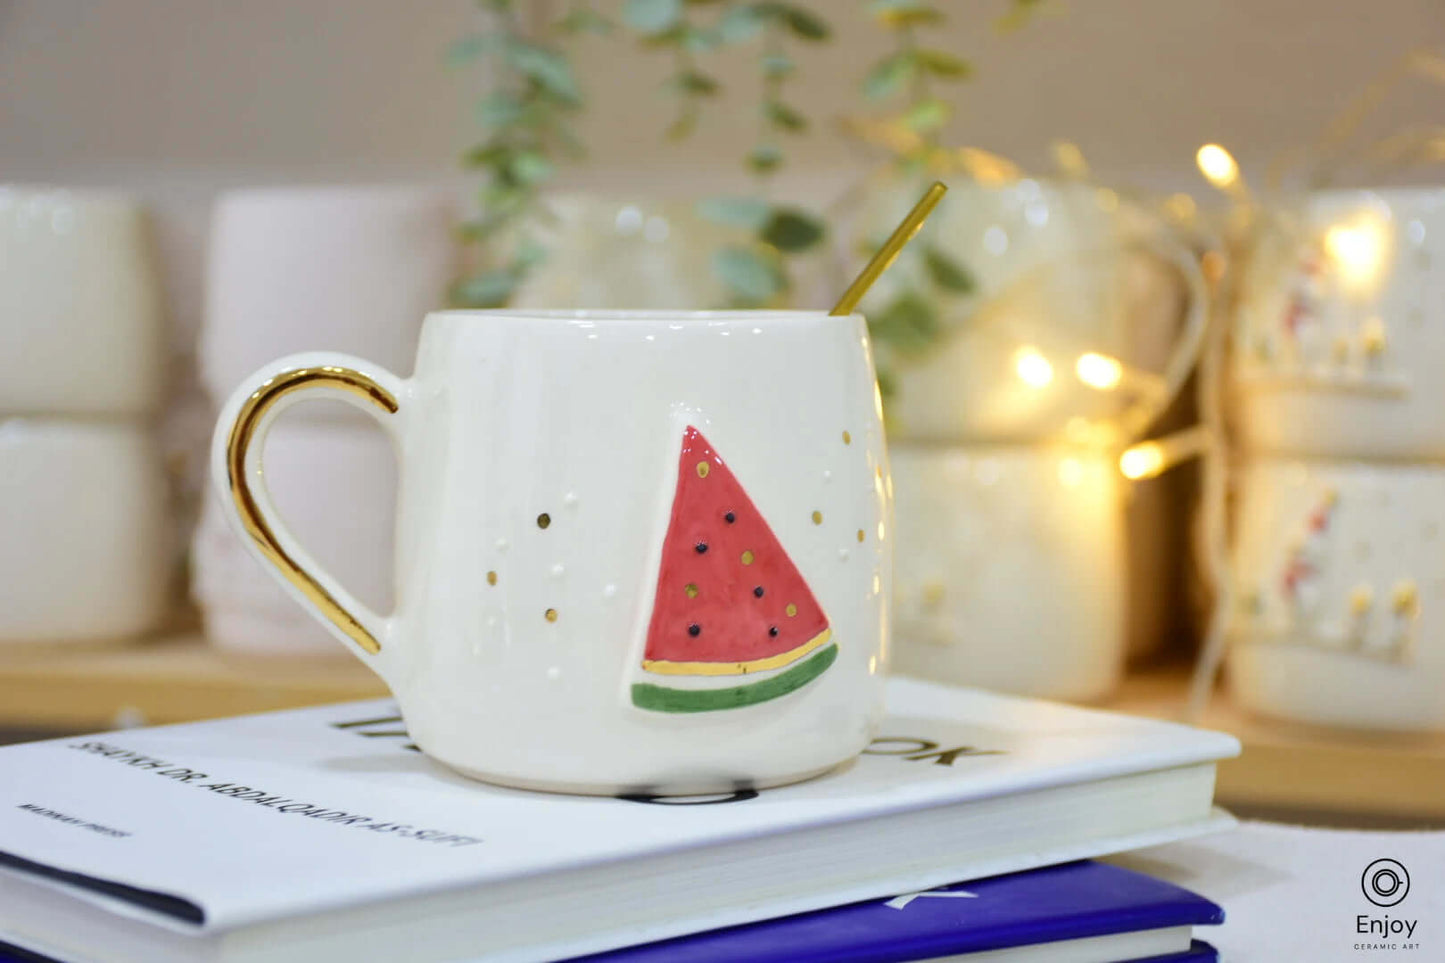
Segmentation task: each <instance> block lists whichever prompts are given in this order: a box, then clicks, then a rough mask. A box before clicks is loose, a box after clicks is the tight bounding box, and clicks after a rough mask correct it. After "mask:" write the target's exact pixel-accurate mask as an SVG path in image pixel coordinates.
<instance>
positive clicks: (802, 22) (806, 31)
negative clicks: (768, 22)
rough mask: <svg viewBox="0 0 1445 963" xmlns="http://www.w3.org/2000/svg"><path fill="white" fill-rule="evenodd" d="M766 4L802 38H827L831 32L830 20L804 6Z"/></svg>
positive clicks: (785, 24)
mask: <svg viewBox="0 0 1445 963" xmlns="http://www.w3.org/2000/svg"><path fill="white" fill-rule="evenodd" d="M764 6H766V7H769V8H772V9H773V10H776V11H777V12H776V13H775V14H774V16H776V17H777V18H778V19H779V20H780V21H782V23H783V25H784V26H786V27H787V28H788V29H789V30H790V31H792V33H793V36H795V37H797V38H799V39H800V40H814V41H816V40H827V39H828V34H829V33H830V32H831V31H830V29H829V27H828V22H827V21H826V20H824V19H823V18H822V17H819V16H818V15H817V14H816V13H813V12H812V11H811V10H808V9H806V8H804V7H797V6H793V5H792V4H787V3H769V4H764Z"/></svg>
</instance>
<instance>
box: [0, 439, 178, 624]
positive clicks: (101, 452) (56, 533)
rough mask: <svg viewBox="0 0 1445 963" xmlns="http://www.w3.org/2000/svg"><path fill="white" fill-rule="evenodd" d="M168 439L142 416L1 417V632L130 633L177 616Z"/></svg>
mask: <svg viewBox="0 0 1445 963" xmlns="http://www.w3.org/2000/svg"><path fill="white" fill-rule="evenodd" d="M169 543H170V538H169V533H168V532H167V527H166V480H165V475H164V473H163V471H162V468H161V455H160V447H159V445H158V444H157V442H156V439H155V438H154V437H153V436H152V434H151V432H149V431H148V430H146V429H145V428H144V427H142V426H139V425H127V424H120V423H113V424H112V423H104V422H78V421H66V420H62V419H52V418H28V417H27V418H8V419H0V643H10V642H17V643H25V642H45V643H63V642H85V641H101V640H112V639H123V638H129V637H133V636H137V635H141V634H143V633H146V632H148V631H150V630H152V629H154V628H155V627H156V626H157V624H158V623H159V622H160V621H161V619H162V618H163V616H164V615H165V610H166V586H167V581H168V577H169V575H170V571H171V566H170V561H171V559H172V557H173V555H172V552H171V551H170V548H171V545H170V544H169Z"/></svg>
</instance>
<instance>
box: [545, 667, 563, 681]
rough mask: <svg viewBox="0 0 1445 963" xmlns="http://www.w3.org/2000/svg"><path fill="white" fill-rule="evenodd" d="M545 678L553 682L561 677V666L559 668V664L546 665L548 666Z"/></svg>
mask: <svg viewBox="0 0 1445 963" xmlns="http://www.w3.org/2000/svg"><path fill="white" fill-rule="evenodd" d="M547 678H549V679H551V680H553V681H554V682H555V681H556V680H557V679H560V678H562V668H561V666H556V665H552V666H548V667H547Z"/></svg>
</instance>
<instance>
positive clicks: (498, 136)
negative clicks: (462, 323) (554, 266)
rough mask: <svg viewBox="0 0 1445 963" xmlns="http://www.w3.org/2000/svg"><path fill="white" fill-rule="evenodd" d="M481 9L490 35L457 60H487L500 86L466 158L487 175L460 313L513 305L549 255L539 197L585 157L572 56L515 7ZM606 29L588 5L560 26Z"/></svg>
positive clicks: (467, 45)
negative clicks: (577, 125)
mask: <svg viewBox="0 0 1445 963" xmlns="http://www.w3.org/2000/svg"><path fill="white" fill-rule="evenodd" d="M478 6H479V7H481V9H482V10H483V11H484V13H485V14H486V15H487V18H488V23H489V27H490V29H488V30H486V31H485V32H482V33H477V34H473V35H470V36H467V37H464V38H462V40H460V41H458V42H457V43H456V44H455V45H453V48H452V51H451V59H452V61H453V62H456V63H469V62H472V61H482V62H483V63H484V64H485V65H486V66H487V67H488V68H489V69H490V73H491V76H492V79H493V83H492V88H491V90H490V92H489V93H487V94H486V96H484V97H483V98H482V99H481V101H480V102H479V103H478V105H477V119H478V121H479V123H480V124H481V127H482V131H483V136H482V139H481V140H480V142H479V143H477V144H476V146H474V147H472V148H471V149H470V150H469V151H467V153H466V154H465V155H464V156H463V158H462V164H463V166H464V167H466V168H468V169H471V170H475V171H478V172H481V173H482V174H483V175H484V178H485V179H484V182H483V184H482V187H481V189H480V191H479V193H478V202H479V203H478V213H477V215H476V216H475V217H473V218H472V219H471V220H469V221H467V222H466V223H465V224H464V225H463V226H462V234H463V238H464V240H466V241H467V242H468V243H469V244H470V245H471V246H472V247H473V248H474V250H475V253H476V255H477V259H478V261H479V262H480V263H479V265H478V269H477V270H476V271H475V272H474V273H472V274H471V275H470V276H469V277H467V278H465V279H463V280H461V281H459V282H457V283H456V284H455V285H454V286H453V288H452V292H451V295H452V301H453V302H454V303H455V304H457V305H459V306H462V307H476V308H488V307H498V306H501V305H504V304H506V303H507V302H508V301H509V300H510V299H511V297H512V295H513V293H514V292H515V291H516V289H517V287H518V286H519V285H520V284H521V283H522V281H523V279H525V277H526V276H527V274H528V272H530V271H531V269H532V268H533V267H535V266H536V265H537V264H538V263H540V262H541V261H542V260H543V259H544V258H545V257H546V251H545V249H544V248H543V247H542V245H541V244H540V243H539V242H538V241H537V239H536V237H535V235H534V234H533V228H534V226H535V220H536V217H537V216H538V215H539V205H538V197H539V195H540V193H541V190H542V188H543V186H544V185H545V184H546V183H547V182H548V181H550V180H551V179H552V177H553V176H554V175H555V173H556V169H557V166H558V163H559V162H560V161H561V160H563V159H564V158H575V157H577V156H580V155H581V153H582V147H581V144H580V142H579V141H578V140H577V138H576V136H575V135H574V134H573V133H572V129H571V126H570V116H571V114H572V113H573V112H575V111H576V110H577V109H578V107H580V106H581V103H582V95H581V91H580V90H579V88H578V86H577V82H576V79H575V77H574V75H573V71H572V65H571V62H570V60H569V59H568V57H567V55H566V54H565V52H563V51H562V50H561V49H559V48H558V47H556V46H553V45H550V44H547V43H545V42H543V41H541V40H534V39H532V38H529V37H528V36H527V34H526V31H525V30H524V29H523V27H522V24H521V17H520V13H519V11H518V9H517V5H515V4H514V3H513V2H512V0H479V2H478ZM605 24H606V21H605V20H604V19H603V18H601V17H600V15H598V14H596V12H595V11H592V9H591V7H590V5H588V4H580V5H574V6H573V8H572V9H571V10H570V11H569V13H568V15H567V16H566V17H564V18H563V20H562V21H560V22H559V24H558V26H559V28H562V29H566V30H568V32H584V31H586V32H597V31H598V30H599V29H605V28H604V27H603V25H605ZM574 28H575V29H574Z"/></svg>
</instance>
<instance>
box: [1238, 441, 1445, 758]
mask: <svg viewBox="0 0 1445 963" xmlns="http://www.w3.org/2000/svg"><path fill="white" fill-rule="evenodd" d="M1237 511H1238V514H1237V517H1236V520H1235V549H1234V566H1235V581H1236V585H1237V587H1238V594H1239V599H1240V602H1239V605H1240V610H1239V612H1238V613H1237V615H1236V616H1235V619H1234V631H1233V640H1232V648H1231V655H1230V663H1229V679H1230V685H1231V688H1232V689H1233V691H1234V693H1235V696H1236V698H1237V700H1238V701H1239V702H1240V703H1242V704H1243V705H1244V706H1246V707H1247V708H1249V709H1252V710H1254V711H1257V712H1260V713H1264V714H1267V715H1272V716H1280V717H1284V718H1290V719H1296V720H1299V721H1303V722H1312V723H1318V724H1324V725H1337V726H1351V727H1358V728H1367V729H1395V730H1431V729H1435V730H1438V729H1445V466H1441V465H1428V464H1400V463H1394V464H1391V463H1380V462H1362V461H1336V460H1296V459H1291V458H1264V457H1257V458H1255V459H1254V460H1253V461H1252V462H1251V463H1249V464H1248V465H1247V466H1246V467H1245V468H1244V470H1243V472H1242V475H1241V485H1240V498H1239V502H1238V510H1237Z"/></svg>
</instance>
